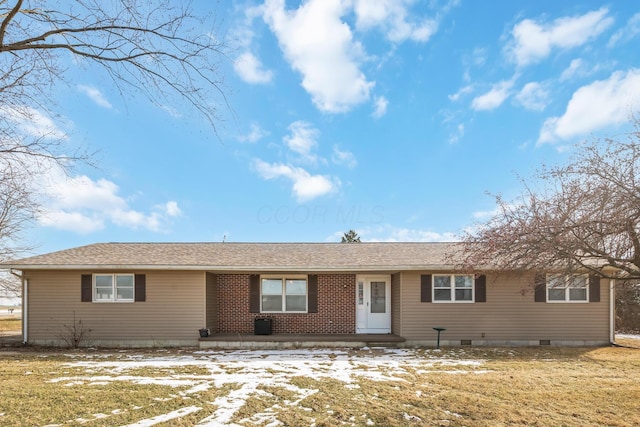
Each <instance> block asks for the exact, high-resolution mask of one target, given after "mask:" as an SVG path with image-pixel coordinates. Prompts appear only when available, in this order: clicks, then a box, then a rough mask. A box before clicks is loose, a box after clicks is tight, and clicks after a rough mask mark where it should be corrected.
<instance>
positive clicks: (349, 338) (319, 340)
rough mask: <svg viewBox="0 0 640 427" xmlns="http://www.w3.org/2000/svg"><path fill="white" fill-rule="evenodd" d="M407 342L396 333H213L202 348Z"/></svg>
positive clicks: (202, 342)
mask: <svg viewBox="0 0 640 427" xmlns="http://www.w3.org/2000/svg"><path fill="white" fill-rule="evenodd" d="M404 342H405V339H404V338H403V337H401V336H399V335H395V334H272V335H253V334H213V335H211V336H209V337H206V338H200V340H199V346H200V348H202V349H207V348H215V349H234V350H235V349H264V350H279V349H291V348H322V347H324V348H337V347H350V348H362V347H399V346H401V345H402V344H403V343H404Z"/></svg>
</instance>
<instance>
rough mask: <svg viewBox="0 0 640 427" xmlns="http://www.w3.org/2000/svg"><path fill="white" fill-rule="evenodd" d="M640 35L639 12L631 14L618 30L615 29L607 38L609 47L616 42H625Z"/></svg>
mask: <svg viewBox="0 0 640 427" xmlns="http://www.w3.org/2000/svg"><path fill="white" fill-rule="evenodd" d="M638 35H640V12H638V13H636V14H635V15H633V16H632V17H631V18H629V20H628V21H627V25H625V26H624V27H623V28H621V29H620V30H618V31H616V32H615V34H614V35H612V36H611V38H610V39H609V44H608V46H609V47H613V46H615V45H616V44H618V43H626V42H628V41H630V40H633V39H634V38H636V37H638Z"/></svg>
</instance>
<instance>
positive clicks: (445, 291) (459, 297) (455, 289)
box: [433, 274, 474, 302]
mask: <svg viewBox="0 0 640 427" xmlns="http://www.w3.org/2000/svg"><path fill="white" fill-rule="evenodd" d="M473 290H474V278H473V275H470V274H434V275H433V302H473Z"/></svg>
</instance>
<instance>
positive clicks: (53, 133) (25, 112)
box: [0, 106, 68, 139]
mask: <svg viewBox="0 0 640 427" xmlns="http://www.w3.org/2000/svg"><path fill="white" fill-rule="evenodd" d="M0 113H2V114H4V116H5V118H7V119H8V120H9V121H11V122H13V124H14V125H15V126H16V128H18V129H19V130H20V131H21V132H23V133H25V134H27V135H29V136H32V137H35V138H46V139H67V138H68V136H67V134H66V133H65V132H64V131H63V130H62V129H60V127H58V125H57V124H56V123H55V122H54V121H53V120H51V118H50V117H49V116H48V115H47V114H46V113H45V112H44V111H41V110H36V109H35V108H31V107H27V106H23V107H19V108H12V107H3V106H0Z"/></svg>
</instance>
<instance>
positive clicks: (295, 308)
mask: <svg viewBox="0 0 640 427" xmlns="http://www.w3.org/2000/svg"><path fill="white" fill-rule="evenodd" d="M260 294H261V297H262V305H261V310H260V311H261V312H263V313H264V312H287V313H306V312H307V279H306V278H296V277H291V278H287V277H263V278H262V280H261V289H260Z"/></svg>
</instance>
